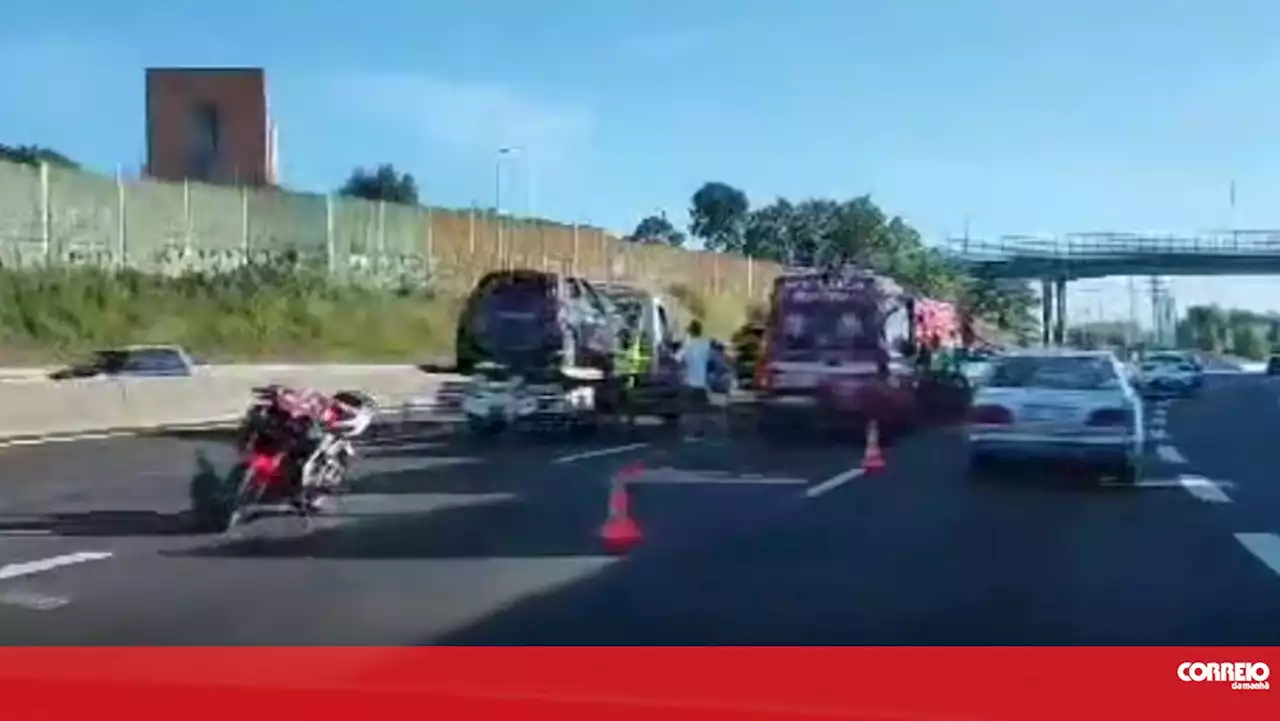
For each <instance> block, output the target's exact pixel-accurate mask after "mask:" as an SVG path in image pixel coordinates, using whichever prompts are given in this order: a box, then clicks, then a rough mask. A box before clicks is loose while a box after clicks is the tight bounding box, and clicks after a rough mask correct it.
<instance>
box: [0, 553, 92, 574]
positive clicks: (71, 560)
mask: <svg viewBox="0 0 1280 721" xmlns="http://www.w3.org/2000/svg"><path fill="white" fill-rule="evenodd" d="M113 555H115V554H113V553H110V552H108V551H81V552H79V553H69V554H67V555H65V556H53V557H52V558H42V559H40V560H38V561H27V562H26V563H10V564H9V565H7V566H0V581H8V580H10V579H14V578H20V577H22V576H31V575H34V574H37V573H44V572H45V571H52V570H53V569H55V568H61V567H63V566H72V565H75V564H77V563H86V562H88V561H101V560H103V559H107V558H111V557H112V556H113Z"/></svg>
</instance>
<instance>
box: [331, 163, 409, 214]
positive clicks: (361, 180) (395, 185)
mask: <svg viewBox="0 0 1280 721" xmlns="http://www.w3.org/2000/svg"><path fill="white" fill-rule="evenodd" d="M338 192H339V193H340V194H342V195H346V196H349V197H352V198H363V199H364V200H374V201H377V200H381V201H384V202H387V203H402V204H404V205H417V204H418V182H417V181H416V180H414V178H413V175H411V174H409V173H401V172H399V171H397V170H396V169H395V166H393V165H391V164H390V163H384V164H382V165H379V166H378V167H376V168H374V169H373V170H366V169H365V168H356V169H355V170H353V171H351V176H350V177H348V178H347V182H346V183H344V184H343V185H342V188H340V189H339V190H338Z"/></svg>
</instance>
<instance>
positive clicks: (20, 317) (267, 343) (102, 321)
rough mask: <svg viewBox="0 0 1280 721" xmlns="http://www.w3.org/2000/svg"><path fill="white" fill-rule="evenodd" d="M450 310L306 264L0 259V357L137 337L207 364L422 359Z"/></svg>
mask: <svg viewBox="0 0 1280 721" xmlns="http://www.w3.org/2000/svg"><path fill="white" fill-rule="evenodd" d="M457 308H458V301H457V300H456V299H453V298H441V297H433V296H432V295H431V294H429V293H425V292H421V291H418V292H415V291H410V290H401V291H399V292H391V291H386V290H381V289H374V288H367V287H360V286H354V285H342V284H337V283H334V282H332V281H330V280H329V279H328V278H326V277H325V276H323V275H322V274H319V273H316V272H311V271H308V270H305V269H286V270H279V269H272V268H266V267H261V266H257V267H246V268H242V269H238V270H235V271H232V272H227V273H218V274H212V273H192V274H188V275H183V276H178V277H164V276H153V275H145V274H142V273H138V272H135V271H120V272H114V271H104V270H99V269H91V268H50V269H38V270H12V269H0V354H2V355H3V356H4V357H3V358H0V363H10V364H12V363H15V362H19V363H25V362H49V361H62V360H69V359H70V358H72V357H75V356H79V355H81V354H83V353H85V352H87V351H90V350H93V349H95V348H101V347H106V346H119V345H127V344H140V343H164V344H175V345H180V346H182V347H184V348H186V349H187V350H188V351H189V352H191V353H192V354H193V355H195V356H197V357H199V358H201V359H202V360H208V361H211V362H223V361H233V360H236V361H239V360H246V361H249V360H266V359H272V360H308V361H310V360H334V361H339V360H348V361H356V360H360V361H382V362H392V361H423V360H424V359H427V358H435V357H440V356H447V355H450V354H451V353H452V346H453V330H454V320H455V318H456V316H457Z"/></svg>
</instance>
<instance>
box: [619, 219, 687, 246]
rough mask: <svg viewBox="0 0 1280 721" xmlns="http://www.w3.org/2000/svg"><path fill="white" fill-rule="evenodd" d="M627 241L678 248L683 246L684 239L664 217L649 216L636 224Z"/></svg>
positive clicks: (682, 234)
mask: <svg viewBox="0 0 1280 721" xmlns="http://www.w3.org/2000/svg"><path fill="white" fill-rule="evenodd" d="M627 240H629V241H631V242H633V243H644V244H648V245H669V246H672V247H675V248H679V247H680V246H683V245H684V242H685V237H684V233H681V232H680V231H679V230H676V227H675V226H674V225H672V224H671V221H669V220H667V217H666V216H665V215H650V216H648V217H646V218H643V219H642V220H641V221H640V222H639V223H637V224H636V229H635V230H633V231H631V235H629V236H627Z"/></svg>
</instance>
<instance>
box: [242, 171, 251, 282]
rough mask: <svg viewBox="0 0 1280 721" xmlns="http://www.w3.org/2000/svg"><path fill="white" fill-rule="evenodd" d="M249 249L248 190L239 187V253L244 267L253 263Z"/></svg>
mask: <svg viewBox="0 0 1280 721" xmlns="http://www.w3.org/2000/svg"><path fill="white" fill-rule="evenodd" d="M251 250H252V248H250V247H249V189H248V188H246V187H244V186H243V185H242V186H240V252H241V253H242V254H243V255H244V262H245V264H246V265H248V264H249V263H252V262H253V257H252V255H251V254H250V251H251Z"/></svg>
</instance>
